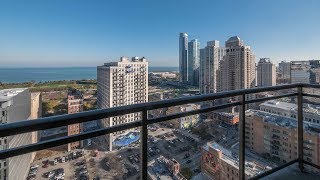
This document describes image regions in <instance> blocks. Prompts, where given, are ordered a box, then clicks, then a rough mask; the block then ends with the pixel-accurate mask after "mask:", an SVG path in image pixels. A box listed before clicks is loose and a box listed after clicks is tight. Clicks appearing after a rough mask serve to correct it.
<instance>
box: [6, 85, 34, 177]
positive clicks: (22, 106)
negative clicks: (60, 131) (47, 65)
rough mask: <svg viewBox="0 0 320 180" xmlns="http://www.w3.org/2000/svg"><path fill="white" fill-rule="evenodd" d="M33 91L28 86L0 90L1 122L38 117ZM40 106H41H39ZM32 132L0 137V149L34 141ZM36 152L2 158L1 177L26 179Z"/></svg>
mask: <svg viewBox="0 0 320 180" xmlns="http://www.w3.org/2000/svg"><path fill="white" fill-rule="evenodd" d="M31 99H32V97H31V93H30V92H29V90H28V89H26V88H16V89H4V90H0V121H1V124H5V123H14V122H20V121H26V120H28V119H32V118H36V116H34V114H32V113H31V111H34V112H37V111H38V110H36V109H35V108H37V105H34V106H31V103H32V102H31ZM38 108H40V107H38ZM32 136H33V134H32V133H23V134H18V135H13V136H8V137H2V138H0V149H1V150H4V149H9V148H15V147H19V146H23V145H28V144H31V143H32V142H33V137H32ZM33 157H34V154H33V153H28V154H24V155H20V156H16V157H12V158H8V159H2V160H0V179H26V178H27V176H28V173H29V167H30V163H31V162H32V161H33Z"/></svg>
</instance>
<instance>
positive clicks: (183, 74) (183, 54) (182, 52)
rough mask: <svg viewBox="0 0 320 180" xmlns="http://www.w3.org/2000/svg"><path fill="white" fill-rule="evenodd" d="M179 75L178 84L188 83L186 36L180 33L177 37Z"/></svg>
mask: <svg viewBox="0 0 320 180" xmlns="http://www.w3.org/2000/svg"><path fill="white" fill-rule="evenodd" d="M179 74H180V82H182V83H187V82H188V34H187V33H180V37H179Z"/></svg>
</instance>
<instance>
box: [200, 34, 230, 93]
mask: <svg viewBox="0 0 320 180" xmlns="http://www.w3.org/2000/svg"><path fill="white" fill-rule="evenodd" d="M224 55H225V48H224V47H219V41H216V40H214V41H209V42H207V46H206V47H205V48H203V49H201V50H200V86H199V88H200V93H201V94H208V93H215V92H216V91H217V87H218V69H219V67H218V66H219V61H221V60H222V58H223V56H224Z"/></svg>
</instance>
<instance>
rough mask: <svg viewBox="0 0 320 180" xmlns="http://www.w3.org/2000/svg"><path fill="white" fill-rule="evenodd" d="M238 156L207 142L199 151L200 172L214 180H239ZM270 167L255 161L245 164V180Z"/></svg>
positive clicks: (216, 144)
mask: <svg viewBox="0 0 320 180" xmlns="http://www.w3.org/2000/svg"><path fill="white" fill-rule="evenodd" d="M238 159H239V158H238V156H237V155H236V154H235V153H233V152H231V151H230V150H228V149H225V148H223V147H222V146H220V145H219V144H218V143H215V142H209V143H207V144H206V145H205V146H204V147H203V148H202V149H201V172H202V173H203V174H205V175H206V177H209V178H210V179H214V180H224V179H239V160H238ZM269 168H270V167H268V166H265V165H263V164H260V163H258V162H257V161H255V162H254V161H248V160H246V162H245V179H249V178H250V177H253V176H255V175H257V174H259V173H261V172H263V171H266V170H267V169H269Z"/></svg>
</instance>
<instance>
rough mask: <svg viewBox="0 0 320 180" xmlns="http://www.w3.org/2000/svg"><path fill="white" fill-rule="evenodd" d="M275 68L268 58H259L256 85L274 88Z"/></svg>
mask: <svg viewBox="0 0 320 180" xmlns="http://www.w3.org/2000/svg"><path fill="white" fill-rule="evenodd" d="M276 80H277V79H276V66H275V64H273V63H272V62H271V61H270V58H260V61H259V62H258V66H257V85H258V86H275V85H276Z"/></svg>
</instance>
